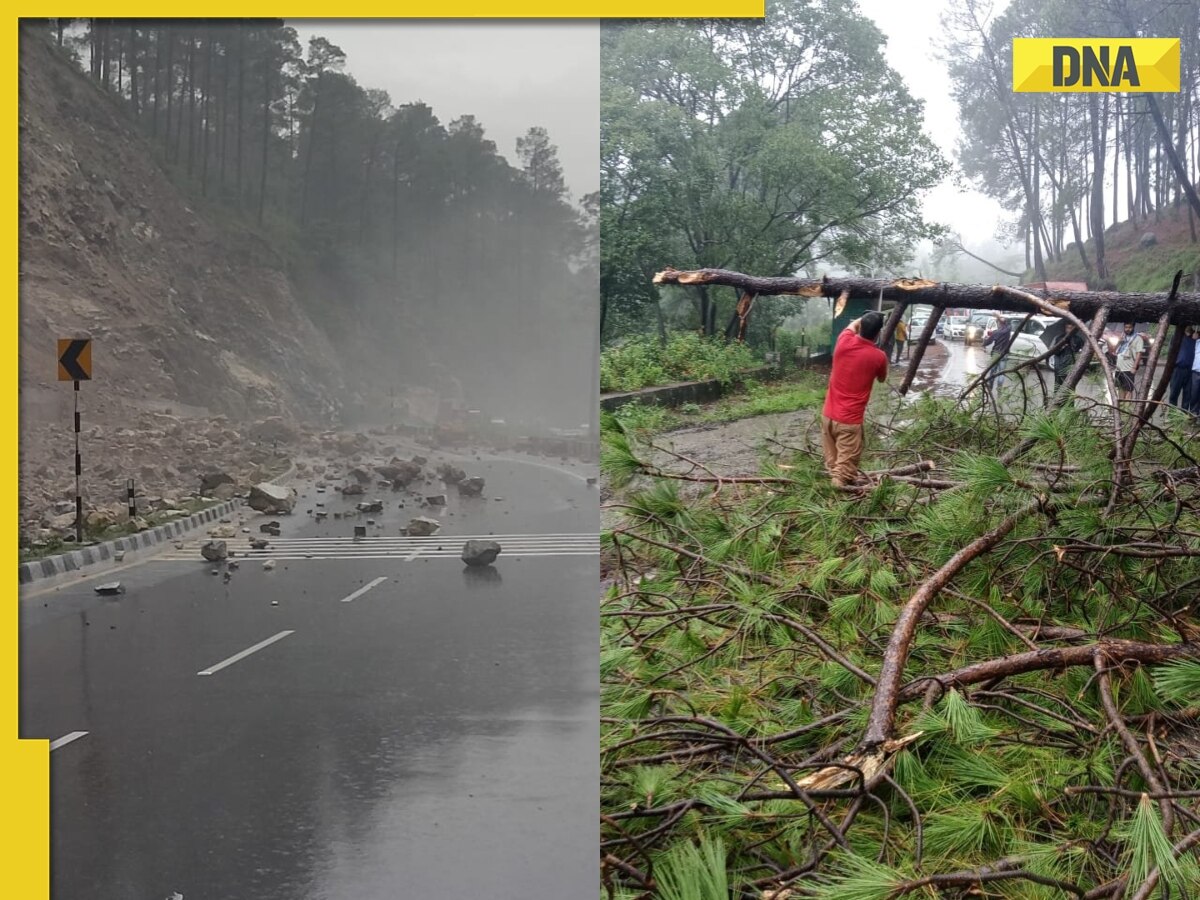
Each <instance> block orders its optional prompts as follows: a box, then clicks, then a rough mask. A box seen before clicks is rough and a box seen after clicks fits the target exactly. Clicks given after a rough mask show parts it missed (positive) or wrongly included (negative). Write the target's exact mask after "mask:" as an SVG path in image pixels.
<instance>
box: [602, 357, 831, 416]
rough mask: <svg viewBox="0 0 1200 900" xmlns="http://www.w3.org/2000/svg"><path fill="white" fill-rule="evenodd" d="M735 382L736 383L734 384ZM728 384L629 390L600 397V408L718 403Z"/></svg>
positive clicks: (763, 375) (771, 374) (751, 375)
mask: <svg viewBox="0 0 1200 900" xmlns="http://www.w3.org/2000/svg"><path fill="white" fill-rule="evenodd" d="M825 358H826V355H825V354H822V355H820V356H816V355H814V356H812V357H810V358H809V359H808V364H812V363H818V362H821V361H822V360H823V359H825ZM777 376H778V372H777V371H776V370H775V369H774V368H773V367H771V366H763V367H762V368H760V369H748V370H746V371H745V372H742V373H741V375H739V376H738V381H739V382H740V381H746V380H750V379H767V378H775V377H777ZM735 383H736V382H735ZM728 388H729V385H726V384H722V383H721V382H720V381H718V380H716V379H713V380H711V381H684V382H681V383H679V384H666V385H662V386H660V387H649V388H642V389H641V390H640V391H627V392H624V393H620V394H601V395H600V408H601V409H602V410H604V411H605V412H614V411H616V410H618V409H620V408H621V407H622V406H624V405H625V404H627V403H634V402H637V403H643V404H645V405H646V406H682V405H683V404H685V403H710V402H712V401H713V400H719V399H720V398H721V396H722V395H723V394H724V393H725V392H726V390H728Z"/></svg>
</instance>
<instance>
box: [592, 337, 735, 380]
mask: <svg viewBox="0 0 1200 900" xmlns="http://www.w3.org/2000/svg"><path fill="white" fill-rule="evenodd" d="M757 364H759V360H758V359H757V358H756V356H755V354H754V352H753V351H752V350H751V349H750V348H749V347H747V346H746V345H745V344H738V343H732V344H727V343H725V341H724V340H722V339H720V338H705V337H702V336H700V335H698V334H695V333H693V332H687V333H685V334H677V335H674V336H673V337H671V338H670V340H668V341H667V345H666V346H665V347H664V346H662V345H661V344H659V343H658V342H657V341H655V340H654V339H652V338H635V339H633V340H630V341H627V342H626V343H624V344H622V345H621V346H619V347H610V348H608V349H606V350H605V351H604V352H603V353H601V354H600V390H602V391H636V390H638V389H639V388H644V387H650V386H652V385H659V384H671V383H672V382H676V381H706V380H709V379H713V378H715V379H718V380H720V381H722V382H725V383H728V382H730V381H733V380H734V378H736V377H737V374H738V373H739V372H741V371H742V370H744V369H749V368H752V367H753V366H755V365H757Z"/></svg>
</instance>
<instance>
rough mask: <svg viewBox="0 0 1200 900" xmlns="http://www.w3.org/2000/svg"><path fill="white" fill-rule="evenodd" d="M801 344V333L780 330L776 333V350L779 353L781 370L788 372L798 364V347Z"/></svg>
mask: <svg viewBox="0 0 1200 900" xmlns="http://www.w3.org/2000/svg"><path fill="white" fill-rule="evenodd" d="M799 346H800V335H798V334H797V333H796V332H794V331H780V332H779V333H778V334H776V335H775V352H776V353H778V354H779V371H781V372H788V371H791V370H792V369H794V368H795V366H796V348H797V347H799Z"/></svg>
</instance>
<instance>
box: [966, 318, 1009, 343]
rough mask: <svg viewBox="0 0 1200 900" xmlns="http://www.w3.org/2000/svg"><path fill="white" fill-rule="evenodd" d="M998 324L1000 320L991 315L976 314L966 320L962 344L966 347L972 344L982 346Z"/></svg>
mask: <svg viewBox="0 0 1200 900" xmlns="http://www.w3.org/2000/svg"><path fill="white" fill-rule="evenodd" d="M999 324H1000V319H999V318H998V317H997V316H995V315H994V314H992V313H976V314H975V315H973V316H971V318H970V319H968V320H967V325H966V328H965V329H964V330H963V343H964V344H966V345H967V346H968V347H969V346H971V345H972V344H982V343H983V342H984V341H986V340H987V339H988V338H989V337H991V334H992V332H993V331H995V330H996V326H997V325H999Z"/></svg>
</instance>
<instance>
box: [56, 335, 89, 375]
mask: <svg viewBox="0 0 1200 900" xmlns="http://www.w3.org/2000/svg"><path fill="white" fill-rule="evenodd" d="M58 380H59V381H91V380H92V339H91V338H59V339H58Z"/></svg>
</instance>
